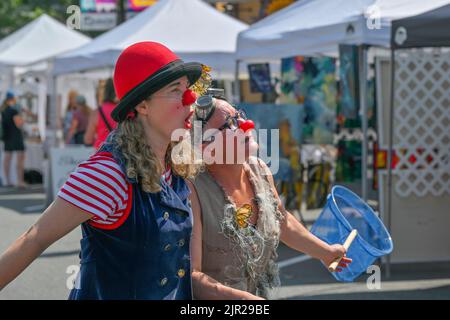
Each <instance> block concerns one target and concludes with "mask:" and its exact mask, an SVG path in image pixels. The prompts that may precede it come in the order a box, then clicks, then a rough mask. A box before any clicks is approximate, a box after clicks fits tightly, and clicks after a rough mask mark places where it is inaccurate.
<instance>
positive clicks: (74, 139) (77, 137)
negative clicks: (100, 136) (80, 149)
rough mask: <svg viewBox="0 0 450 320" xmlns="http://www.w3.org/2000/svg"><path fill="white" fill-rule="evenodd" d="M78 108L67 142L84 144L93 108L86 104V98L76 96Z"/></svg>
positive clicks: (74, 114)
mask: <svg viewBox="0 0 450 320" xmlns="http://www.w3.org/2000/svg"><path fill="white" fill-rule="evenodd" d="M75 102H76V106H77V108H76V110H75V112H74V113H73V118H72V124H71V126H70V129H69V132H68V134H67V138H66V144H84V134H85V133H86V129H87V125H88V121H89V115H90V113H91V109H90V108H89V107H88V106H87V104H86V98H85V97H83V96H77V97H76V98H75Z"/></svg>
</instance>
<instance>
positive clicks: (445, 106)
mask: <svg viewBox="0 0 450 320" xmlns="http://www.w3.org/2000/svg"><path fill="white" fill-rule="evenodd" d="M395 68H396V70H395V90H394V92H395V96H394V143H393V147H394V152H395V154H396V156H397V160H398V163H397V164H396V166H395V169H394V170H393V173H394V174H395V175H396V176H397V177H398V178H399V180H398V182H397V183H396V185H395V186H394V187H395V191H396V192H397V193H398V194H399V195H400V196H402V197H407V196H410V195H412V194H414V195H416V196H419V197H420V196H425V195H433V196H440V195H443V194H450V162H449V158H450V53H449V52H444V51H440V50H433V51H431V50H429V49H428V50H427V49H407V50H398V51H397V52H396V53H395ZM397 160H396V161H397Z"/></svg>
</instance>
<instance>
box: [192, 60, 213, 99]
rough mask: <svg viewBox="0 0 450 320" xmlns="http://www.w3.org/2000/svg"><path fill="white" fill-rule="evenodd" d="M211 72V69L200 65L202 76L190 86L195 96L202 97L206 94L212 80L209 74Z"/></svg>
mask: <svg viewBox="0 0 450 320" xmlns="http://www.w3.org/2000/svg"><path fill="white" fill-rule="evenodd" d="M209 72H211V67H208V66H207V65H204V64H202V75H201V76H200V78H199V79H198V80H197V82H195V83H194V84H193V85H192V86H191V90H192V91H194V92H195V93H196V94H197V96H202V95H204V94H206V92H207V91H208V88H209V87H210V86H211V83H212V78H211V75H210V74H209Z"/></svg>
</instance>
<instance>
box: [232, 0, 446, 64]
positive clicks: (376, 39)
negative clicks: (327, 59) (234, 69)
mask: <svg viewBox="0 0 450 320" xmlns="http://www.w3.org/2000/svg"><path fill="white" fill-rule="evenodd" d="M448 3H450V0H427V1H423V0H333V1H330V0H299V1H297V2H295V3H293V4H292V5H290V6H288V7H286V8H284V9H283V10H281V11H279V12H277V13H275V14H273V15H270V16H268V17H267V18H265V19H263V20H261V21H259V22H258V23H256V24H254V25H252V26H251V27H250V28H249V29H247V30H245V31H243V32H241V33H240V34H239V36H238V45H237V57H238V58H239V59H256V58H266V59H277V58H278V59H279V58H283V57H290V56H295V55H316V54H325V55H336V54H337V52H338V44H339V43H351V44H370V45H378V46H384V47H389V44H390V36H391V21H392V20H395V19H400V18H404V17H408V16H415V15H418V14H421V13H424V12H427V11H429V10H433V9H436V8H439V7H441V6H443V5H446V4H448ZM367 17H369V19H368V18H367ZM377 17H378V18H379V22H380V28H373V27H372V26H375V24H374V22H375V20H373V19H372V20H371V19H370V18H377ZM350 25H351V26H352V27H353V28H351V27H350ZM352 29H353V32H351V31H352Z"/></svg>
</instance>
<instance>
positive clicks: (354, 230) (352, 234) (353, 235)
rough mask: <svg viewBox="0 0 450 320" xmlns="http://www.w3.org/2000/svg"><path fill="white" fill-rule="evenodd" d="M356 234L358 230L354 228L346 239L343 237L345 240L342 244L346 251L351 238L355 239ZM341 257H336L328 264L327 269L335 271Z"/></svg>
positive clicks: (351, 240)
mask: <svg viewBox="0 0 450 320" xmlns="http://www.w3.org/2000/svg"><path fill="white" fill-rule="evenodd" d="M357 235H358V231H357V230H356V229H353V230H352V232H350V234H349V235H348V237H347V239H345V242H344V244H343V246H344V248H345V250H346V251H348V248H350V245H351V244H352V242H353V240H355V238H356V236H357ZM341 259H342V257H339V258H336V259H335V260H334V261H333V262H332V263H330V265H329V266H328V271H330V272H336V268H337V267H338V265H339V262H341Z"/></svg>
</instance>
